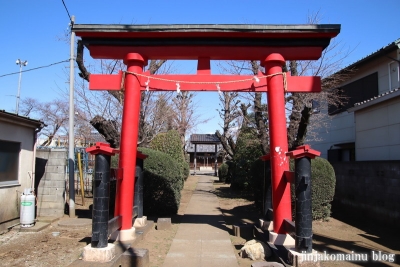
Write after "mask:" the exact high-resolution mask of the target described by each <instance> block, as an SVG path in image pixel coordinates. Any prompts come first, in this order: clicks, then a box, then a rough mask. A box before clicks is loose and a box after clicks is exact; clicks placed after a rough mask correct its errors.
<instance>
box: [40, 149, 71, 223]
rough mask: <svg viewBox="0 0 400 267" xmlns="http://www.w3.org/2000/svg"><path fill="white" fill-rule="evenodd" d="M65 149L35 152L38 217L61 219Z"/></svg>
mask: <svg viewBox="0 0 400 267" xmlns="http://www.w3.org/2000/svg"><path fill="white" fill-rule="evenodd" d="M66 157H67V150H66V149H48V150H37V152H36V170H35V189H36V192H37V198H38V203H37V210H36V216H38V217H48V216H51V217H58V218H60V217H62V216H63V215H64V207H65V183H66V182H65V177H66V173H65V170H66V163H67V161H66Z"/></svg>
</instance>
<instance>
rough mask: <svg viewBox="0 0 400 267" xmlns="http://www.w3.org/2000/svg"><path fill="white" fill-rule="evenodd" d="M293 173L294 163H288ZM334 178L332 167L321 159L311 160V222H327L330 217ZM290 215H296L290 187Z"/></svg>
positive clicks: (292, 192)
mask: <svg viewBox="0 0 400 267" xmlns="http://www.w3.org/2000/svg"><path fill="white" fill-rule="evenodd" d="M290 169H291V170H292V171H294V161H293V160H291V161H290ZM335 186H336V176H335V171H334V169H333V167H332V165H331V164H330V163H329V161H327V160H326V159H323V158H318V157H317V158H315V159H313V160H311V199H312V217H313V220H328V219H329V217H330V215H331V202H332V201H333V197H334V195H335ZM291 195H292V215H293V216H294V214H296V210H295V208H296V205H295V189H294V185H293V184H292V185H291Z"/></svg>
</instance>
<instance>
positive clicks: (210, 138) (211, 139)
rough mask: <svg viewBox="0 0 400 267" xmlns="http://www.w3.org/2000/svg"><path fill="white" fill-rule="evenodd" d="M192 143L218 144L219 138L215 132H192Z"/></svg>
mask: <svg viewBox="0 0 400 267" xmlns="http://www.w3.org/2000/svg"><path fill="white" fill-rule="evenodd" d="M190 143H192V144H220V143H221V140H219V138H218V137H217V136H216V135H215V134H192V135H191V136H190Z"/></svg>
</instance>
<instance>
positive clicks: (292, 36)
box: [72, 24, 340, 60]
mask: <svg viewBox="0 0 400 267" xmlns="http://www.w3.org/2000/svg"><path fill="white" fill-rule="evenodd" d="M72 31H73V32H75V34H76V35H77V36H79V37H81V38H82V42H83V43H84V45H85V46H86V47H87V48H88V49H89V50H90V52H91V54H92V56H93V57H94V58H121V55H122V54H123V53H126V52H129V51H135V53H141V54H142V55H144V56H145V57H147V58H149V59H153V58H155V59H163V58H165V59H196V58H198V57H209V58H210V59H249V60H250V59H257V60H260V59H261V58H260V57H263V56H267V55H269V54H270V53H271V51H272V50H271V49H269V50H268V49H267V50H266V49H265V48H267V47H269V48H274V49H275V50H276V51H277V52H278V53H282V54H283V56H284V57H285V55H284V54H285V53H286V54H287V56H286V57H285V58H286V59H297V58H295V57H296V56H294V55H295V53H297V54H299V58H298V59H303V58H304V57H305V58H307V59H316V58H318V57H319V56H320V54H321V52H322V50H323V49H325V48H326V47H327V46H328V45H329V42H330V40H331V38H333V37H335V36H336V35H338V34H339V32H340V25H339V24H310V25H294V24H293V25H262V24H255V25H251V24H168V25H162V24H150V25H120V24H74V25H73V28H72ZM105 47H119V48H121V47H124V49H122V50H121V51H120V52H119V53H118V52H115V51H114V52H110V53H108V52H105V51H104V48H105ZM128 47H129V48H128ZM185 47H186V48H187V47H190V48H191V49H192V48H194V50H193V52H189V51H186V50H185V49H182V48H185ZM171 48H172V49H171ZM174 48H175V50H174ZM207 48H208V49H207ZM215 48H217V50H216V51H214V50H215ZM218 48H221V49H226V48H227V49H228V50H229V51H228V52H224V51H223V50H218ZM250 48H251V49H254V48H256V49H255V51H250V50H249V49H250ZM276 48H284V49H293V48H300V50H295V51H294V52H291V53H290V52H288V51H286V50H282V49H280V50H279V49H278V50H279V51H278V50H277V49H276ZM304 48H307V49H308V50H307V51H306V55H305V56H302V55H300V54H302V53H304ZM235 49H236V50H235ZM260 49H261V50H260ZM92 50H93V51H92ZM159 50H164V51H159ZM203 50H205V51H203ZM275 50H273V51H275ZM311 50H312V51H311ZM310 52H312V53H310ZM238 54H244V55H245V56H243V55H242V56H239V55H238ZM232 55H233V58H231V57H232ZM318 55H319V56H318Z"/></svg>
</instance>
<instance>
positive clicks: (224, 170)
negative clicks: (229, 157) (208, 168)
mask: <svg viewBox="0 0 400 267" xmlns="http://www.w3.org/2000/svg"><path fill="white" fill-rule="evenodd" d="M228 169H229V166H228V164H226V163H225V162H224V163H222V164H221V166H219V168H218V178H219V181H220V182H222V183H225V181H226V180H227V177H228Z"/></svg>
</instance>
